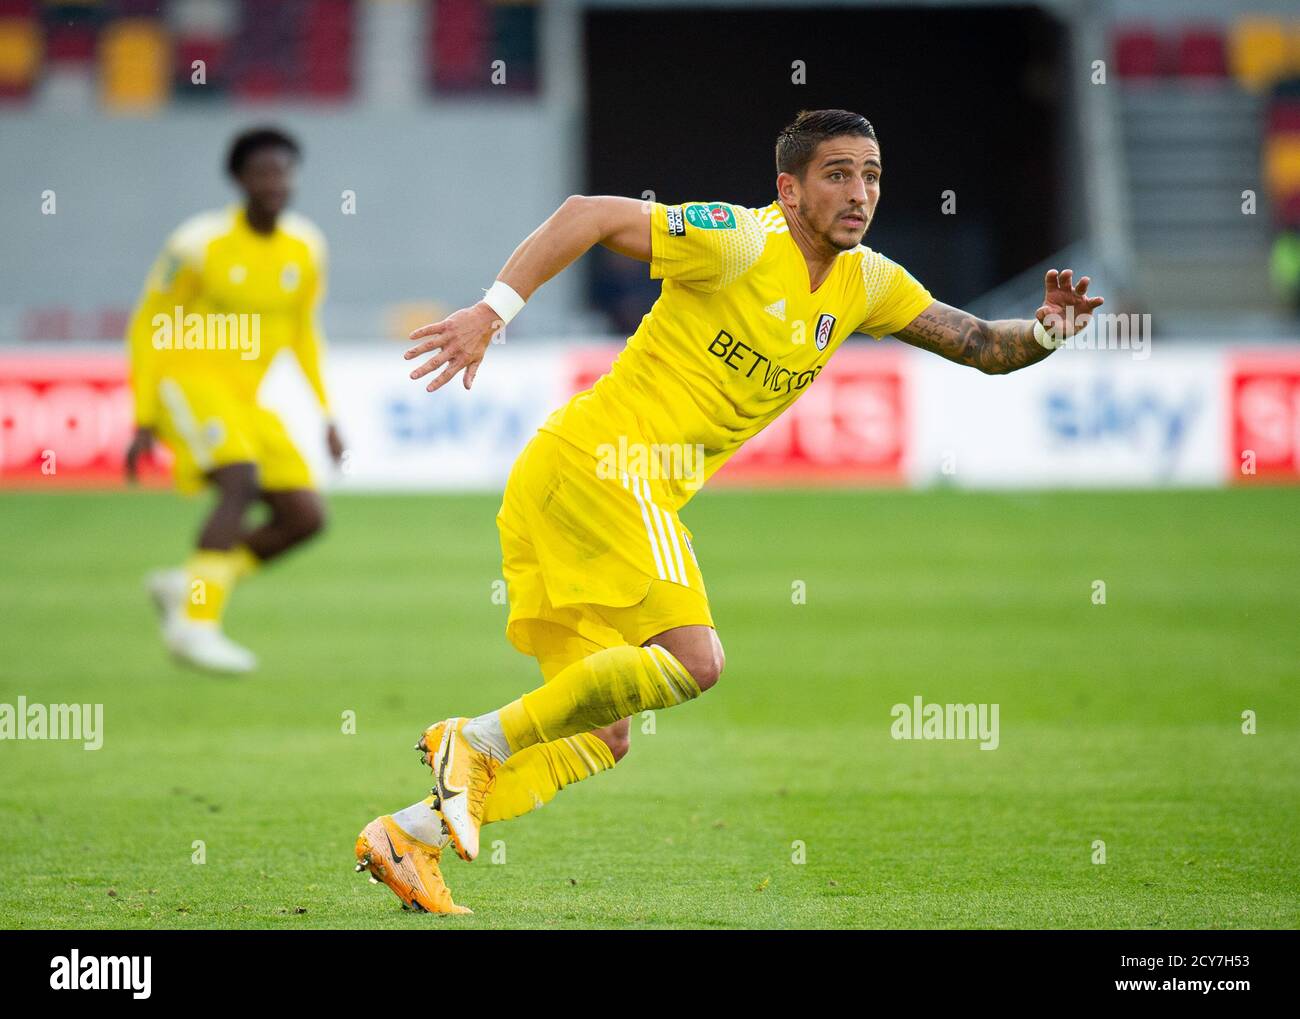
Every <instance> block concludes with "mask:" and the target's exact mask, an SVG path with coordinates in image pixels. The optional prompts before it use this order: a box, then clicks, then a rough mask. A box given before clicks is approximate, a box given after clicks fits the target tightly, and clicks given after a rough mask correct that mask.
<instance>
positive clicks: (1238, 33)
mask: <svg viewBox="0 0 1300 1019" xmlns="http://www.w3.org/2000/svg"><path fill="white" fill-rule="evenodd" d="M1289 35H1290V32H1289V31H1288V26H1287V25H1286V24H1285V23H1284V22H1282V21H1278V20H1276V19H1274V18H1242V19H1240V20H1239V21H1238V22H1237V23H1236V24H1235V25H1233V26H1232V31H1231V34H1230V35H1229V39H1228V67H1229V68H1230V69H1231V71H1232V74H1233V76H1234V77H1236V79H1237V80H1238V81H1239V82H1240V83H1241V84H1242V85H1243V86H1244V87H1246V88H1248V89H1250V90H1251V91H1254V92H1259V91H1262V90H1263V89H1266V88H1268V86H1270V85H1271V84H1273V82H1275V81H1277V80H1278V78H1281V77H1282V76H1284V75H1285V74H1286V73H1287V71H1288V68H1289V66H1290V63H1291V54H1290V49H1291V44H1290V39H1289V38H1288V36H1289Z"/></svg>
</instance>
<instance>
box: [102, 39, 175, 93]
mask: <svg viewBox="0 0 1300 1019" xmlns="http://www.w3.org/2000/svg"><path fill="white" fill-rule="evenodd" d="M99 54H100V82H101V86H102V91H103V99H104V105H105V106H107V107H108V108H109V109H111V110H118V111H124V112H125V111H135V112H141V111H144V112H147V111H149V110H153V109H156V108H157V107H159V106H161V105H162V104H163V103H164V102H166V101H167V97H168V94H169V92H170V90H171V50H170V44H169V40H168V38H167V33H166V32H165V31H164V30H163V27H162V25H161V24H160V23H159V22H157V21H154V20H152V19H150V18H123V19H121V20H120V21H114V22H113V23H112V24H110V25H109V26H108V27H107V28H105V29H104V34H103V37H102V38H101V40H100V49H99Z"/></svg>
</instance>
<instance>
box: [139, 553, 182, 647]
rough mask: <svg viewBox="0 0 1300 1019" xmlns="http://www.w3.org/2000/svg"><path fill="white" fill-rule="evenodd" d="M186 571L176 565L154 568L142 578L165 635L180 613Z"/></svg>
mask: <svg viewBox="0 0 1300 1019" xmlns="http://www.w3.org/2000/svg"><path fill="white" fill-rule="evenodd" d="M185 580H186V573H185V571H184V570H183V569H180V568H179V567H177V568H176V569H172V570H154V571H153V572H152V573H150V574H149V576H147V577H145V579H144V586H145V589H146V590H147V591H148V592H149V597H150V598H152V599H153V606H154V608H155V609H157V610H158V621H159V622H160V623H162V629H163V636H164V637H165V636H166V635H167V634H168V632H170V630H171V628H172V624H173V623H175V621H176V620H177V619H179V618H180V615H181V605H182V604H183V601H184V598H185Z"/></svg>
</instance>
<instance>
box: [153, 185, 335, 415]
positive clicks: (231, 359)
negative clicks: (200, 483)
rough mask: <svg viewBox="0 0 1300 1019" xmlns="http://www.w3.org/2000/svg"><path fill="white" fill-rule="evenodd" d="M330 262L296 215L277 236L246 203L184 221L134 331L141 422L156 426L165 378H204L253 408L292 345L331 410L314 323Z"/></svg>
mask: <svg viewBox="0 0 1300 1019" xmlns="http://www.w3.org/2000/svg"><path fill="white" fill-rule="evenodd" d="M326 258H327V256H326V250H325V240H324V237H323V236H322V234H321V232H320V231H319V230H318V229H317V228H316V227H315V226H314V225H313V224H312V223H311V222H310V221H308V220H307V219H305V218H304V217H302V216H299V215H297V214H296V213H291V212H286V213H283V214H281V216H280V217H279V219H278V221H277V223H276V228H275V230H274V231H273V232H272V233H270V234H261V233H258V232H256V231H255V230H253V228H252V227H251V226H250V225H249V223H248V219H247V216H246V215H245V212H244V210H243V209H242V208H241V207H239V206H232V207H231V208H228V209H224V210H221V211H215V212H205V213H201V214H199V215H197V216H194V217H192V218H191V219H188V220H186V221H185V222H184V223H182V224H181V225H180V226H179V227H178V228H177V229H176V230H175V231H174V232H173V233H172V235H171V236H170V237H169V238H168V239H167V243H166V244H165V245H164V247H163V251H162V254H161V255H160V256H159V257H158V260H157V261H156V262H155V263H154V266H153V269H152V270H151V271H150V273H149V277H148V279H147V280H146V282H145V286H144V292H143V293H142V295H141V297H140V301H139V303H138V305H137V306H136V310H135V313H134V314H133V315H132V318H131V324H130V327H129V329H128V333H127V344H128V347H129V349H130V354H131V387H132V391H133V393H134V395H135V413H136V422H137V424H139V425H142V426H153V425H154V424H155V423H156V421H157V418H158V383H159V381H160V380H162V379H164V378H173V379H177V380H178V381H180V382H182V383H183V382H184V380H185V379H186V378H194V377H202V378H203V379H204V380H205V382H208V383H213V382H216V383H219V384H220V385H222V386H224V387H225V388H226V389H227V391H228V393H229V395H230V396H232V397H233V398H235V399H237V400H240V401H247V402H250V403H252V402H255V401H256V399H257V389H258V386H259V385H260V384H261V382H262V378H263V376H265V374H266V370H267V368H269V367H270V364H271V361H272V360H273V359H274V358H275V356H276V354H278V353H279V352H280V351H281V350H284V349H286V348H288V349H291V350H293V352H294V354H295V355H296V356H297V358H298V362H299V363H300V364H301V365H302V369H303V374H304V375H306V377H307V381H308V383H309V384H310V385H311V387H312V389H313V390H314V391H315V393H316V397H317V399H318V400H319V401H320V405H321V407H322V409H324V410H325V411H326V412H327V413H328V410H329V401H328V398H327V396H326V392H325V384H324V380H323V378H322V375H321V361H322V354H323V350H322V348H323V344H324V339H323V337H322V335H321V331H320V328H319V326H318V324H317V308H318V306H319V304H320V302H321V300H322V298H323V296H324V293H325V278H326Z"/></svg>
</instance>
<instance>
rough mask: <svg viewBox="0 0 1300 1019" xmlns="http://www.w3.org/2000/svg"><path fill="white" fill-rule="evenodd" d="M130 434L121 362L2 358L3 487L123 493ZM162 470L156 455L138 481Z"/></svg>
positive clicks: (152, 480) (118, 358)
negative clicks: (106, 488) (107, 488)
mask: <svg viewBox="0 0 1300 1019" xmlns="http://www.w3.org/2000/svg"><path fill="white" fill-rule="evenodd" d="M132 430H133V421H132V401H131V393H130V388H129V384H128V382H127V370H126V358H125V357H124V356H123V355H121V354H116V353H80V354H57V355H55V354H3V355H0V486H15V485H18V486H25V487H32V486H37V485H63V486H68V485H71V486H78V485H84V486H88V487H89V486H103V485H120V484H122V483H123V482H124V480H125V479H124V476H123V461H124V455H125V453H126V447H127V445H128V444H129V443H130V441H131V433H132ZM166 463H167V454H166V451H165V450H164V449H163V448H162V447H161V446H157V447H155V459H154V460H153V461H151V462H150V463H148V464H146V465H145V466H144V468H143V469H142V472H141V473H142V480H144V481H145V482H146V483H149V484H159V483H162V482H163V481H165V479H166Z"/></svg>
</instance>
